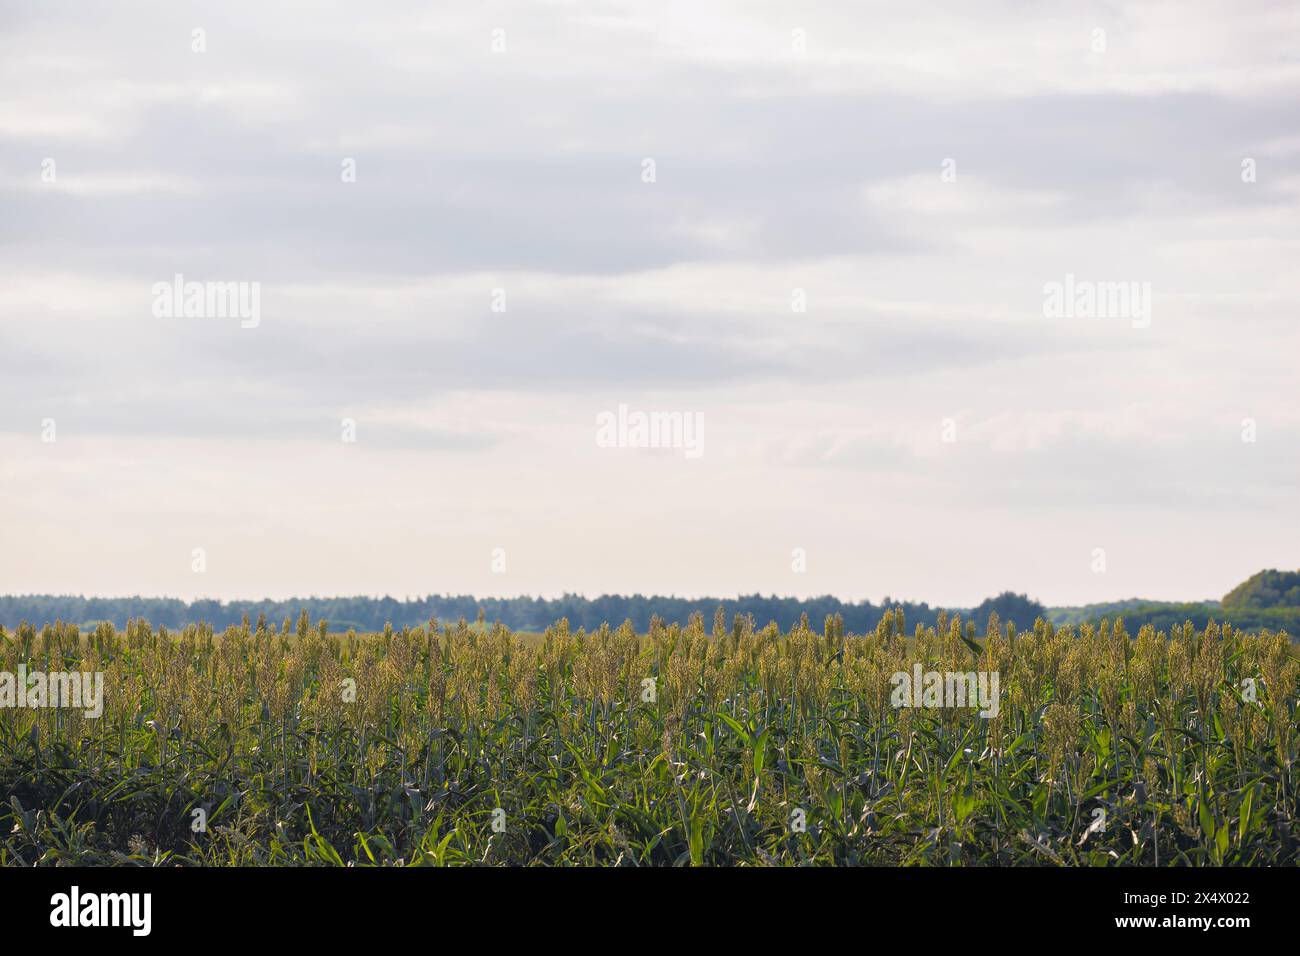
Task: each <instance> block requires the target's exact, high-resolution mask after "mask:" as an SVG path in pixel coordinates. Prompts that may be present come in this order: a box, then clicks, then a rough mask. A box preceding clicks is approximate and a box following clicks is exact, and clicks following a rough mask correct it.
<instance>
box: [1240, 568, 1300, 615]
mask: <svg viewBox="0 0 1300 956" xmlns="http://www.w3.org/2000/svg"><path fill="white" fill-rule="evenodd" d="M1223 606H1224V607H1225V608H1229V609H1231V610H1238V609H1241V610H1245V609H1248V608H1249V609H1255V610H1257V609H1262V608H1283V607H1285V608H1297V607H1300V571H1260V572H1259V573H1258V574H1253V575H1251V576H1250V577H1249V578H1247V579H1246V580H1245V581H1243V582H1241V584H1238V585H1237V586H1236V587H1235V588H1233V589H1232V590H1231V591H1229V592H1228V593H1227V594H1225V595H1224V596H1223Z"/></svg>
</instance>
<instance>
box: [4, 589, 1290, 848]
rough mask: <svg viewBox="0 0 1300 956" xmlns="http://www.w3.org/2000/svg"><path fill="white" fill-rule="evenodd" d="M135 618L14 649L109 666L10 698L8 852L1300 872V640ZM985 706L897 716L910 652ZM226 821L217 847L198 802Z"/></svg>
mask: <svg viewBox="0 0 1300 956" xmlns="http://www.w3.org/2000/svg"><path fill="white" fill-rule="evenodd" d="M287 630H288V628H285V629H283V630H279V629H275V628H268V627H266V626H265V625H261V626H255V627H250V626H248V625H247V624H241V625H239V626H236V627H231V628H228V629H226V630H225V631H224V632H223V633H214V632H213V630H212V629H211V628H207V627H189V628H186V629H184V631H183V632H181V633H180V634H178V635H174V634H169V633H168V632H167V631H166V629H164V628H158V629H153V628H151V627H149V626H148V625H146V624H144V623H143V622H138V621H137V622H132V623H131V624H129V625H128V627H127V628H126V630H125V632H119V631H117V630H116V629H115V628H114V627H112V626H111V625H104V626H101V627H100V628H98V629H97V630H96V631H95V632H94V633H93V634H91V635H83V634H79V633H78V632H77V630H76V629H75V628H71V627H45V628H43V629H42V630H41V631H40V632H37V631H36V630H35V629H34V628H32V627H30V626H26V625H24V626H22V627H20V628H19V629H18V631H17V633H15V634H13V635H11V636H8V635H4V634H3V632H0V671H4V672H11V673H12V672H14V671H16V670H17V668H18V666H19V664H23V665H25V666H26V667H27V669H28V670H29V671H30V670H34V669H44V670H46V671H49V670H55V669H65V670H81V671H91V672H95V671H98V672H102V673H103V674H104V687H105V709H104V713H103V715H102V716H101V717H99V718H98V719H93V718H87V717H85V716H84V715H83V714H81V713H80V712H78V711H76V710H68V709H36V710H32V709H15V708H5V709H0V793H2V794H4V795H5V800H4V801H3V802H2V803H0V863H6V864H10V865H21V866H29V865H50V864H90V865H94V864H135V865H175V864H180V865H226V864H235V865H292V864H300V865H333V866H338V865H347V864H355V865H366V866H368V865H375V864H398V865H450V864H469V863H494V864H552V865H556V864H602V865H690V864H703V865H718V864H739V865H799V864H899V865H909V864H930V865H943V866H948V865H965V864H996V865H1016V864H1051V865H1169V864H1173V865H1202V864H1229V865H1270V864H1293V863H1294V862H1295V861H1296V858H1297V851H1298V850H1300V847H1298V846H1297V842H1296V834H1300V829H1298V828H1297V819H1296V814H1297V797H1296V794H1297V789H1296V788H1297V780H1296V778H1295V772H1294V767H1295V758H1296V755H1297V742H1298V741H1300V735H1297V733H1296V731H1297V729H1298V727H1297V721H1298V720H1300V715H1298V714H1297V710H1296V703H1295V697H1296V691H1297V686H1298V684H1300V664H1298V663H1297V661H1296V659H1295V657H1294V656H1293V652H1292V645H1291V643H1290V641H1289V639H1288V638H1287V637H1286V636H1285V635H1283V634H1277V633H1259V634H1248V633H1243V632H1241V631H1238V630H1237V629H1235V628H1232V627H1231V626H1228V627H1220V626H1217V625H1214V626H1208V627H1206V628H1204V629H1201V630H1197V629H1195V628H1193V627H1191V626H1190V625H1185V626H1179V627H1177V628H1175V629H1173V631H1172V632H1171V633H1170V634H1169V635H1168V636H1166V635H1164V634H1157V633H1156V632H1155V631H1154V630H1153V629H1151V628H1149V627H1147V628H1143V629H1142V631H1141V632H1140V633H1139V634H1138V636H1137V638H1136V640H1134V639H1132V638H1131V637H1130V636H1129V634H1128V633H1127V632H1126V631H1125V630H1124V628H1123V625H1122V624H1119V623H1116V624H1115V625H1113V626H1112V625H1111V624H1110V623H1109V622H1108V623H1106V624H1103V625H1102V626H1100V627H1096V628H1094V627H1092V626H1091V625H1083V626H1082V627H1080V628H1077V629H1076V628H1072V627H1066V628H1060V629H1057V628H1055V627H1053V626H1052V625H1051V624H1049V623H1047V622H1045V621H1042V620H1039V621H1038V622H1036V623H1035V624H1034V626H1033V627H1032V628H1029V629H1023V630H1022V629H1018V628H1011V627H1004V626H1003V625H1002V623H1001V622H1000V621H998V620H997V619H996V618H993V619H990V620H989V622H988V626H987V627H986V628H985V629H984V631H983V636H982V637H980V636H979V635H977V634H976V633H975V628H974V626H973V622H966V621H961V620H958V619H951V620H949V619H948V618H947V616H946V615H944V616H941V617H940V618H939V620H938V621H937V622H936V625H934V626H921V627H918V628H916V629H915V631H914V632H913V633H911V634H909V633H907V632H906V631H905V624H904V616H903V615H902V614H901V613H897V612H893V611H891V612H889V613H887V614H886V615H885V616H884V617H883V618H882V620H881V621H880V623H879V625H878V626H877V627H876V629H875V630H874V631H873V632H872V633H869V634H866V635H855V634H853V633H850V632H846V631H845V630H844V629H843V627H842V624H841V622H837V621H835V620H834V619H833V618H832V619H831V620H830V621H828V622H827V626H826V627H825V628H824V629H823V630H821V631H813V630H811V629H809V627H808V626H807V624H806V623H803V622H801V623H800V624H797V625H796V626H795V627H794V628H792V629H789V630H786V631H781V630H780V629H778V628H777V627H775V626H768V627H766V628H764V629H762V630H758V629H756V628H755V627H754V625H753V623H752V622H751V620H750V619H749V618H746V617H737V618H735V619H733V621H732V623H731V626H730V627H729V628H728V627H727V626H726V621H725V620H723V619H719V620H718V621H715V625H714V628H713V630H712V632H709V631H706V629H705V626H704V623H703V618H702V617H701V616H699V615H696V616H694V617H693V618H692V619H691V620H690V621H689V622H688V623H687V624H686V625H685V626H682V625H678V624H664V623H663V622H660V621H654V622H652V625H651V627H650V628H649V629H648V632H647V633H638V632H637V631H636V630H635V629H633V628H632V627H631V626H630V625H628V624H624V625H623V626H621V627H618V628H610V627H608V626H604V625H602V626H600V627H598V628H596V629H594V630H592V631H585V630H582V629H579V630H577V631H571V630H570V628H569V625H568V622H567V621H561V622H560V623H559V624H557V625H555V626H553V627H550V628H548V629H547V630H546V632H545V633H544V634H543V635H541V636H540V637H534V638H520V637H518V636H516V635H515V634H513V633H512V632H510V631H509V630H507V629H506V628H504V627H502V626H499V625H498V626H495V627H486V626H483V625H482V624H479V625H471V624H468V623H466V621H465V620H464V619H462V620H460V621H459V622H458V623H457V624H455V625H444V626H438V625H436V624H435V623H433V622H430V623H429V625H428V626H426V627H415V628H405V627H403V628H392V627H389V628H385V629H384V630H383V632H382V633H377V634H370V635H364V636H357V635H355V634H348V635H346V636H342V637H340V636H338V635H335V634H331V633H329V631H328V629H327V628H325V627H321V626H317V627H315V628H312V627H309V626H305V627H303V628H301V629H299V630H298V632H297V633H285V631H287ZM918 663H919V664H921V665H922V667H923V668H924V669H927V670H930V669H933V670H938V671H961V672H967V671H985V672H996V673H998V674H999V675H1000V688H1001V703H1000V708H999V712H998V714H997V716H996V717H993V718H992V719H984V718H982V717H980V716H978V715H977V714H976V713H975V712H974V711H972V710H968V709H958V708H952V707H948V708H939V709H909V708H897V707H894V706H893V704H892V701H891V675H893V674H895V673H897V672H909V671H910V669H911V667H912V665H913V664H918ZM196 810H202V811H204V812H205V813H206V827H205V828H202V829H196V827H195V823H194V821H195V819H196V816H195V813H194V811H196Z"/></svg>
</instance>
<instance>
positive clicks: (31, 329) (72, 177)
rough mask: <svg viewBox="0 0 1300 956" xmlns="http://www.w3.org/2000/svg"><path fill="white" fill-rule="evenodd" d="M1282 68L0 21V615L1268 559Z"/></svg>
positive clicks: (1278, 532) (949, 52) (231, 10)
mask: <svg viewBox="0 0 1300 956" xmlns="http://www.w3.org/2000/svg"><path fill="white" fill-rule="evenodd" d="M1297 50H1300V7H1297V6H1296V4H1294V3H1293V2H1289V0H1287V2H1267V0H1261V2H1258V3H1252V4H1250V5H1248V6H1245V5H1242V4H1240V3H1231V2H1222V3H1219V2H1197V3H1146V2H1143V3H1097V2H1091V3H1076V2H1061V3H1051V4H1037V3H1027V2H999V0H992V2H987V3H980V4H971V3H969V2H937V3H923V4H899V3H896V2H891V3H863V2H826V3H789V2H787V3H767V2H753V0H747V2H715V0H694V2H686V3H676V2H656V3H622V2H594V3H593V2H584V3H565V2H529V3H522V2H512V3H498V2H482V3H478V2H476V3H473V4H466V3H450V2H448V3H386V4H374V5H362V6H358V5H356V4H355V3H341V2H338V3H335V2H313V3H275V4H268V3H265V2H261V3H246V2H223V3H220V4H216V3H185V2H174V3H167V4H146V3H133V2H123V0H118V2H113V3H107V2H105V3H96V2H77V3H58V2H53V3H42V4H39V5H38V4H29V3H25V2H16V0H0V357H2V359H3V361H2V364H0V593H56V594H87V595H92V594H93V595H102V596H117V595H132V594H146V595H168V596H178V597H184V598H194V597H217V598H223V599H231V598H256V597H276V598H283V597H289V596H305V595H338V594H391V595H394V596H399V597H400V596H406V595H417V594H426V593H444V592H452V593H472V594H477V595H485V596H486V595H498V596H508V595H515V594H542V595H557V594H560V593H564V592H577V593H583V594H588V595H596V594H600V593H612V592H621V593H631V592H640V593H645V594H650V593H660V594H678V595H687V596H719V597H726V596H731V595H735V594H739V593H752V592H755V591H758V592H762V593H776V594H783V595H787V594H788V595H796V596H808V595H816V594H834V595H837V596H839V597H841V598H845V599H850V600H861V599H864V598H865V599H871V600H875V601H879V600H880V599H882V598H883V597H885V596H892V597H894V598H907V599H912V600H925V601H929V602H931V603H933V604H944V605H947V606H971V605H973V604H975V603H978V602H979V601H980V600H982V599H983V598H985V597H987V596H989V595H991V594H995V593H998V592H1000V591H1003V590H1007V589H1010V590H1014V591H1017V592H1024V593H1028V594H1030V595H1031V596H1033V597H1036V598H1038V599H1039V600H1042V601H1043V602H1044V603H1047V604H1049V605H1062V604H1078V603H1085V602H1090V601H1100V600H1110V599H1120V598H1126V597H1132V596H1139V595H1140V596H1142V597H1148V598H1153V599H1168V600H1175V599H1187V600H1199V599H1205V598H1217V597H1219V596H1221V595H1222V594H1223V593H1225V592H1226V591H1227V590H1228V589H1230V588H1231V587H1232V586H1233V585H1235V584H1236V583H1238V582H1239V581H1241V580H1243V579H1244V578H1246V577H1248V576H1249V575H1250V574H1252V573H1254V572H1255V571H1257V570H1260V569H1262V568H1266V567H1281V568H1295V567H1297V566H1300V544H1297V542H1298V541H1300V535H1297V531H1300V498H1298V496H1297V485H1298V483H1300V482H1298V479H1300V404H1298V403H1297V397H1298V387H1297V385H1298V383H1297V376H1296V365H1297V362H1296V360H1297V356H1300V327H1298V325H1297V318H1298V316H1297V301H1298V295H1297V293H1300V269H1297V268H1296V263H1297V261H1298V260H1300V255H1298V253H1300V215H1298V213H1300V56H1298V55H1297V53H1296V51H1297ZM177 276H181V277H182V279H181V280H180V282H181V284H182V296H181V298H180V300H179V301H178V300H177V299H176V298H175V297H174V296H172V294H171V290H172V288H173V285H174V283H175V282H176V281H177V280H176V278H175V277H177ZM185 283H195V284H197V285H196V286H194V287H191V288H197V289H198V291H199V294H198V295H197V296H195V297H194V299H193V302H192V303H191V304H192V305H193V303H197V305H194V306H193V308H191V309H188V310H187V309H186V302H185V300H186V298H188V297H189V291H190V290H188V289H185V288H184V284H185ZM217 283H240V284H241V285H240V286H238V287H237V288H238V290H239V291H240V292H241V293H242V294H243V295H244V299H243V300H236V301H234V302H227V303H225V305H224V306H223V304H222V303H221V302H220V301H218V300H216V299H214V300H213V302H212V303H207V298H206V296H207V294H208V293H209V292H210V291H211V290H212V288H213V287H214V286H213V285H212V284H217ZM232 288H233V287H232ZM1116 290H1121V291H1122V292H1123V293H1124V295H1123V296H1122V297H1121V295H1120V293H1119V292H1117V291H1116ZM254 291H255V292H256V298H254V297H253V293H254ZM1094 293H1095V296H1096V298H1095V299H1093V302H1094V303H1095V305H1094V307H1092V308H1089V306H1088V300H1089V297H1092V296H1093V295H1094ZM1053 295H1057V296H1058V299H1059V298H1061V297H1064V298H1066V299H1069V302H1070V307H1068V308H1064V309H1062V308H1055V307H1053V306H1052V304H1051V300H1052V296H1053ZM240 301H242V303H243V305H245V306H247V307H246V308H244V309H243V310H242V311H241V310H240V309H239V308H235V307H234V306H235V305H238V304H239V302H240ZM205 303H207V304H205ZM254 303H255V304H256V305H255V307H254ZM208 305H211V307H210V308H209V307H208ZM671 416H676V417H675V418H673V417H671ZM651 418H653V419H654V420H655V421H662V422H667V423H669V424H675V425H680V426H681V427H680V428H677V429H675V428H666V429H661V430H658V431H656V432H655V433H654V434H653V435H652V434H651V433H650V432H649V431H647V430H642V429H640V428H639V427H638V422H644V421H649V420H650V419H651ZM611 423H612V424H611ZM647 446H649V447H647Z"/></svg>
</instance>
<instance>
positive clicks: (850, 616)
mask: <svg viewBox="0 0 1300 956" xmlns="http://www.w3.org/2000/svg"><path fill="white" fill-rule="evenodd" d="M722 603H724V602H722V601H719V600H717V599H714V598H699V599H687V598H676V597H646V596H644V595H641V594H634V595H631V596H627V597H625V596H623V595H621V594H606V595H601V596H600V597H595V598H585V597H581V596H580V595H576V594H566V595H565V596H564V597H562V598H555V599H546V598H534V597H513V598H474V597H471V596H469V595H460V596H453V595H443V596H440V595H431V596H429V597H423V598H408V599H406V600H401V601H399V600H396V599H395V598H391V597H384V598H368V597H339V598H305V599H298V598H293V599H290V600H287V601H269V600H263V601H229V602H221V601H194V602H192V603H187V602H185V601H181V600H177V599H175V598H145V597H130V598H83V597H59V596H53V595H23V596H8V597H0V624H7V625H8V626H9V627H14V626H16V625H17V624H18V622H20V621H35V622H37V623H38V624H46V623H53V622H55V621H65V622H67V623H71V624H81V625H83V626H85V625H91V626H92V627H93V625H94V624H96V623H99V622H101V621H107V622H109V623H112V624H115V625H116V626H117V627H119V628H120V627H123V626H124V625H125V624H126V622H127V621H128V620H131V619H138V618H143V619H145V620H147V621H152V622H153V623H154V624H156V625H161V626H166V627H170V628H173V629H176V628H182V627H185V626H186V625H189V624H210V625H212V626H213V627H215V628H217V629H221V628H225V627H228V626H230V625H238V624H240V623H241V622H242V621H244V620H245V619H248V620H256V619H257V618H258V617H259V616H262V617H266V618H267V619H268V620H272V621H279V620H283V619H284V618H291V617H292V616H293V615H296V614H297V613H298V612H299V611H300V610H303V609H305V610H306V611H307V613H308V614H309V615H311V617H312V618H313V619H314V620H315V619H323V620H326V621H329V622H330V623H331V624H332V625H333V626H334V627H335V628H336V629H344V630H346V629H347V628H355V629H356V630H358V631H379V630H382V629H383V628H384V627H385V626H386V625H388V624H392V625H393V626H394V627H415V626H418V625H420V624H423V623H425V622H426V621H428V620H429V619H430V618H438V619H439V620H450V621H454V620H457V619H458V618H461V617H464V618H467V619H468V620H474V619H475V618H476V617H477V616H478V614H479V612H480V611H481V612H482V613H483V614H484V616H485V617H486V618H487V619H488V620H489V621H493V622H499V623H501V624H504V625H505V626H506V627H509V628H512V629H514V630H519V631H541V630H543V629H544V628H546V627H547V626H548V625H550V624H552V623H553V622H555V621H558V620H560V619H561V618H564V619H567V620H568V621H569V623H570V625H571V626H572V627H575V628H578V627H583V628H586V629H587V630H589V631H590V630H594V629H596V628H598V627H600V625H601V624H602V623H603V622H605V621H631V622H632V626H633V627H634V628H636V629H637V630H638V631H645V630H646V629H647V628H649V627H650V619H651V618H652V617H653V616H656V615H657V616H658V617H660V618H661V619H662V620H664V621H667V622H669V623H676V624H682V625H684V624H686V622H687V621H688V620H690V617H691V615H692V614H704V615H709V614H712V613H713V612H714V610H715V609H716V608H717V607H718V606H719V605H720V604H722ZM725 604H726V606H727V608H728V609H729V610H730V611H732V612H734V613H737V614H747V615H752V616H753V618H754V620H756V621H775V622H776V624H777V625H778V626H779V627H781V628H782V629H784V630H789V629H790V628H791V627H793V626H794V625H796V624H797V623H799V621H800V620H801V619H802V618H803V617H804V615H807V616H808V618H809V620H813V621H820V620H823V619H824V618H825V617H826V616H827V615H828V614H830V615H835V614H838V615H839V616H840V618H841V619H842V620H843V621H844V626H845V627H847V628H849V629H850V630H853V631H859V632H864V631H870V630H874V629H875V627H876V624H877V623H879V621H880V619H881V618H882V617H884V615H885V611H886V609H887V608H890V607H901V608H903V610H904V612H905V613H906V614H907V616H908V620H910V621H914V622H916V623H918V624H927V625H933V624H934V623H935V622H936V621H937V619H938V614H939V608H932V607H930V606H929V605H928V604H923V603H922V604H912V603H907V602H895V601H891V600H890V599H889V598H885V602H884V604H883V605H879V606H877V605H874V604H872V603H871V602H870V601H863V602H861V603H857V604H853V603H849V602H845V601H840V600H839V599H837V598H833V597H829V596H826V597H816V598H807V599H800V598H790V597H785V598H781V597H763V596H762V595H760V594H752V595H747V596H744V597H741V598H738V599H736V600H732V601H726V602H725ZM993 612H996V613H997V614H998V615H999V616H1000V617H1001V618H1002V620H1004V621H1011V622H1013V623H1015V624H1016V625H1017V626H1018V627H1020V628H1026V627H1031V626H1033V623H1034V619H1035V618H1037V617H1039V616H1041V615H1042V614H1043V613H1044V609H1043V606H1042V605H1041V604H1039V603H1038V602H1037V601H1031V600H1030V599H1029V598H1027V597H1025V596H1024V595H1016V594H1012V593H1011V592H1009V591H1008V592H1007V593H1005V594H1002V595H999V596H998V597H996V598H990V599H989V600H987V601H985V602H984V603H983V604H981V605H980V606H979V607H978V608H977V609H976V610H975V617H976V618H977V619H978V620H981V621H982V620H985V619H986V618H987V617H988V615H989V614H990V613H993ZM950 613H953V612H950ZM958 613H962V614H963V615H965V614H966V612H964V611H961V612H958Z"/></svg>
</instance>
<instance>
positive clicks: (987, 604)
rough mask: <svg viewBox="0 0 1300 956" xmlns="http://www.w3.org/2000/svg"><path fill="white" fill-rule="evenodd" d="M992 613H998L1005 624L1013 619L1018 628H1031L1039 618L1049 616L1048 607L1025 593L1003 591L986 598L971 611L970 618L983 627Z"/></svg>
mask: <svg viewBox="0 0 1300 956" xmlns="http://www.w3.org/2000/svg"><path fill="white" fill-rule="evenodd" d="M990 614H996V615H997V616H998V620H1000V621H1001V622H1002V623H1003V624H1005V623H1006V622H1007V621H1011V622H1012V623H1014V624H1015V625H1016V630H1018V631H1025V630H1030V629H1032V628H1033V626H1034V621H1035V620H1037V619H1038V618H1040V617H1041V618H1044V619H1046V618H1047V608H1045V607H1043V605H1042V604H1040V603H1038V602H1037V601H1035V600H1034V599H1033V598H1031V597H1028V596H1027V595H1024V594H1016V593H1015V592H1013V591H1003V592H1002V593H1001V594H999V595H998V596H997V597H991V598H986V599H985V600H984V601H983V603H981V604H980V605H979V606H978V607H976V608H975V609H974V610H972V611H971V614H970V619H971V620H972V621H974V622H976V623H977V624H978V626H979V627H980V628H983V626H984V623H985V622H986V621H987V620H988V619H989V615H990Z"/></svg>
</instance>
